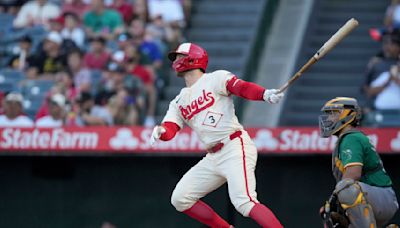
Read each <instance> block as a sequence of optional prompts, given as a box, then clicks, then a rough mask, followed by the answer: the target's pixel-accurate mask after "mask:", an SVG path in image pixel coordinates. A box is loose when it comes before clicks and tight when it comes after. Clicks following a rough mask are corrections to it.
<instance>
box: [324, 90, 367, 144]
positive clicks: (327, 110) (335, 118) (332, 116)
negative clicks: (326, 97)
mask: <svg viewBox="0 0 400 228" xmlns="http://www.w3.org/2000/svg"><path fill="white" fill-rule="evenodd" d="M321 111H322V112H323V114H322V115H320V116H319V128H320V131H321V136H322V137H324V138H327V137H329V136H331V135H335V134H337V133H339V132H340V130H342V129H343V128H344V127H345V126H348V125H350V124H351V125H353V126H356V125H359V122H360V120H361V109H360V106H358V103H357V100H356V99H355V98H351V97H336V98H335V99H332V100H330V101H328V102H326V104H325V105H324V106H323V107H322V109H321Z"/></svg>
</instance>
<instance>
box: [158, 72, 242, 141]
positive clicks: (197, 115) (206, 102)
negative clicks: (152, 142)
mask: <svg viewBox="0 0 400 228" xmlns="http://www.w3.org/2000/svg"><path fill="white" fill-rule="evenodd" d="M233 76H234V75H233V74H232V73H230V72H228V71H225V70H218V71H214V72H212V73H205V74H203V75H202V76H201V77H200V79H199V80H197V82H196V83H195V84H193V85H192V86H191V87H185V88H183V89H182V90H181V92H180V93H179V95H178V96H176V97H175V99H174V100H172V101H171V103H170V105H169V109H168V112H167V114H166V115H165V117H164V119H163V121H162V122H174V123H176V124H177V125H178V126H179V127H180V128H183V125H184V123H186V124H187V125H188V126H189V127H191V128H192V129H193V130H194V131H195V132H196V133H197V134H198V136H199V138H200V140H201V141H202V142H203V143H204V144H205V145H206V147H211V146H213V145H215V144H216V143H218V142H220V141H221V140H223V139H225V138H227V137H228V136H229V135H230V134H232V133H233V132H235V131H237V130H243V127H242V125H241V124H240V123H239V121H238V118H237V117H236V115H235V109H234V104H233V99H232V97H231V96H230V93H229V91H227V89H226V84H227V82H228V81H229V80H230V79H231V78H232V77H233Z"/></svg>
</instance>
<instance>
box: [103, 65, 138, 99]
mask: <svg viewBox="0 0 400 228" xmlns="http://www.w3.org/2000/svg"><path fill="white" fill-rule="evenodd" d="M105 75H106V76H105V81H104V82H103V85H102V88H101V89H100V90H101V91H105V92H107V93H115V92H117V91H118V90H120V89H123V88H127V89H129V90H134V89H136V88H137V87H138V85H137V82H138V81H139V82H140V80H134V78H133V77H130V76H129V74H128V73H127V72H126V71H125V69H124V68H123V67H122V66H120V65H119V64H118V63H115V62H110V63H109V64H108V66H107V71H106V72H105Z"/></svg>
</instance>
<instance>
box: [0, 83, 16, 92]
mask: <svg viewBox="0 0 400 228" xmlns="http://www.w3.org/2000/svg"><path fill="white" fill-rule="evenodd" d="M14 89H15V86H14V85H13V84H12V83H8V82H3V83H0V91H1V92H11V91H14Z"/></svg>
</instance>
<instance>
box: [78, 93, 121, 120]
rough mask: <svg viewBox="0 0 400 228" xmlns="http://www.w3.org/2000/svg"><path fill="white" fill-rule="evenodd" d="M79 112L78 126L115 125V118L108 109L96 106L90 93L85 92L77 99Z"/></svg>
mask: <svg viewBox="0 0 400 228" xmlns="http://www.w3.org/2000/svg"><path fill="white" fill-rule="evenodd" d="M76 101H77V103H78V107H77V108H78V110H76V111H77V116H76V125H78V126H106V125H113V117H112V115H111V113H110V112H109V110H108V109H107V108H104V107H102V106H99V105H95V103H94V99H93V97H92V95H91V94H90V93H86V92H83V93H81V94H79V95H78V97H77V100H76Z"/></svg>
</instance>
